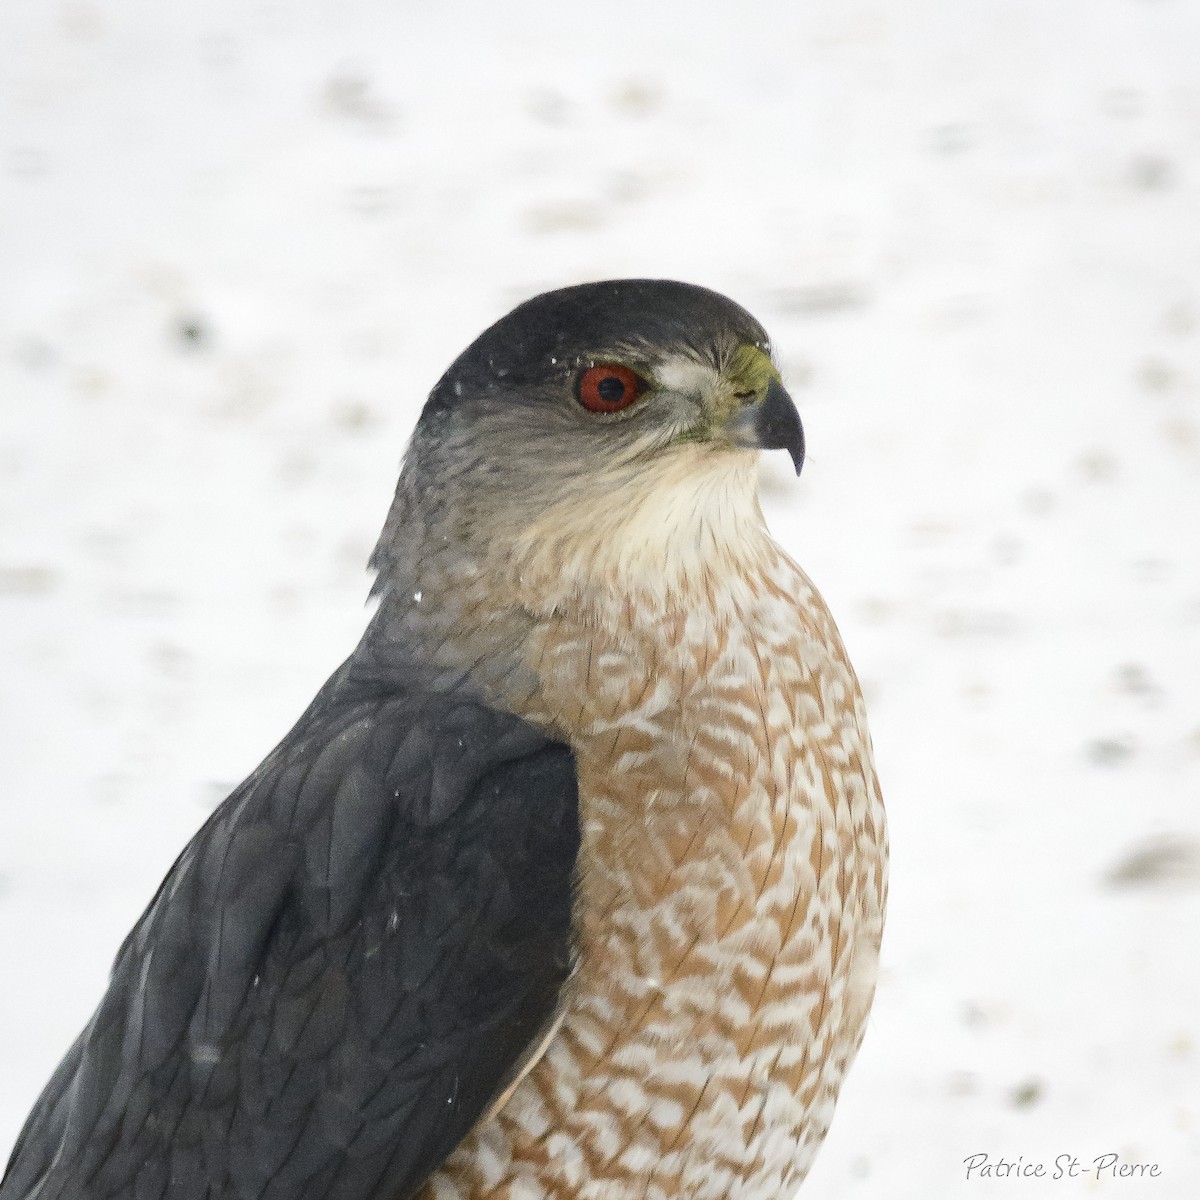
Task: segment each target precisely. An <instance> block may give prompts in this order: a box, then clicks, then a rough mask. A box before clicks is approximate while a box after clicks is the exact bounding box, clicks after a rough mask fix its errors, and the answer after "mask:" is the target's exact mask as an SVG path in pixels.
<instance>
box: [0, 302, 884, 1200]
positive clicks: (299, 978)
mask: <svg viewBox="0 0 1200 1200" xmlns="http://www.w3.org/2000/svg"><path fill="white" fill-rule="evenodd" d="M763 449H785V450H787V451H789V452H790V454H791V456H792V459H793V460H794V462H795V465H796V469H797V471H799V469H800V465H801V463H802V461H803V455H804V436H803V431H802V427H801V424H800V418H799V416H798V415H797V412H796V409H795V406H794V405H793V403H792V401H791V399H790V398H789V396H788V394H787V392H786V391H785V390H784V387H783V384H782V381H781V379H780V375H779V371H778V370H777V368H776V366H775V365H774V363H773V361H772V358H771V350H770V346H769V343H768V340H767V337H766V334H765V333H764V331H763V329H762V327H761V326H760V325H759V324H758V322H757V321H755V320H754V318H753V317H751V316H750V315H749V314H748V313H747V312H746V311H745V310H744V309H742V308H740V307H739V306H738V305H736V304H734V303H733V302H732V301H730V300H728V299H726V298H725V297H723V296H720V295H718V294H716V293H714V292H711V291H708V290H706V289H703V288H699V287H694V286H690V285H686V284H682V283H675V282H667V281H657V280H621V281H613V282H606V283H596V284H587V285H582V286H579V287H572V288H566V289H563V290H560V291H554V292H549V293H547V294H545V295H542V296H538V297H536V298H534V299H532V300H529V301H528V302H526V303H524V304H522V305H520V306H519V307H518V308H516V309H515V310H514V311H513V312H511V313H510V314H509V315H508V316H506V317H504V318H503V319H502V320H500V321H499V322H497V323H496V324H495V325H493V326H492V327H491V328H490V329H488V330H486V331H485V332H484V333H483V334H482V335H481V336H480V337H479V338H478V339H477V340H476V341H475V342H474V344H473V345H471V346H470V347H469V348H468V349H467V350H466V351H465V352H464V353H463V354H462V355H461V356H460V357H459V358H458V359H457V360H456V361H455V362H454V363H453V365H452V366H451V367H450V368H449V370H448V371H447V372H446V374H445V375H444V376H443V377H442V379H441V380H440V382H439V383H438V384H437V386H436V387H435V388H434V389H433V391H432V393H431V394H430V396H429V399H428V402H427V403H426V405H425V407H424V409H423V411H422V414H421V417H420V420H419V422H418V424H417V427H416V431H415V433H414V435H413V437H412V441H411V444H410V445H409V448H408V452H407V455H406V458H405V462H404V467H403V470H402V472H401V475H400V481H399V485H398V487H397V491H396V496H395V501H394V503H393V505H392V508H391V511H390V513H389V515H388V518H387V522H386V524H385V526H384V529H383V533H382V536H381V538H380V541H379V544H378V547H377V549H376V550H375V553H374V556H373V558H372V566H373V567H374V569H375V571H376V574H377V579H376V584H375V589H374V591H375V594H376V595H377V598H378V605H377V608H376V609H375V611H374V614H373V616H372V619H371V621H370V623H369V627H368V629H367V631H366V633H365V634H364V636H363V638H362V641H361V642H360V644H359V645H358V647H357V649H356V650H355V651H354V653H353V654H351V656H350V657H349V659H348V660H347V661H346V662H345V663H344V664H343V665H342V666H341V667H340V668H339V669H338V670H337V671H336V672H335V673H334V675H333V676H332V677H331V678H330V680H329V681H328V683H327V684H326V685H325V686H324V687H323V688H322V689H321V691H320V692H319V693H318V694H317V696H316V698H315V699H314V700H313V702H312V704H311V705H310V707H309V708H308V710H307V711H306V712H305V713H304V715H303V716H302V717H301V718H300V720H299V722H298V723H297V724H296V726H295V728H293V729H292V731H291V732H290V733H289V734H288V735H287V736H286V737H285V738H284V739H283V741H282V742H281V743H280V744H279V745H278V746H277V747H276V748H275V749H274V750H273V751H272V752H271V753H270V754H269V755H268V756H267V758H266V759H265V761H264V762H263V763H262V765H261V766H260V767H259V768H258V769H257V770H256V771H255V772H254V773H253V774H252V775H251V776H250V778H249V779H247V780H246V781H245V782H244V783H243V784H242V785H241V786H240V787H238V788H237V789H236V790H235V791H234V792H233V793H232V795H230V796H229V798H228V799H227V800H226V801H225V802H224V803H223V804H222V805H221V806H220V807H219V808H218V809H217V810H216V811H215V812H214V814H213V816H212V817H211V818H210V820H209V821H208V822H207V824H205V825H204V827H203V828H202V829H201V830H200V832H199V833H198V834H196V836H195V837H194V838H193V840H192V841H191V843H190V844H189V845H188V846H187V847H186V849H185V850H184V851H183V853H182V854H181V855H180V857H179V859H178V860H177V862H176V863H175V865H174V866H173V867H172V868H171V871H170V873H169V874H168V875H167V877H166V879H165V880H164V882H163V884H162V886H161V887H160V889H159V891H158V893H157V895H156V896H155V897H154V899H153V900H152V901H151V903H150V906H149V908H148V909H147V910H146V912H145V914H144V915H143V916H142V918H141V920H140V921H139V922H138V924H137V925H136V926H135V928H134V929H133V931H132V932H131V933H130V934H129V936H128V938H127V939H126V941H125V943H124V945H123V946H122V947H121V949H120V951H119V953H118V955H117V958H116V962H115V965H114V967H113V971H112V976H111V981H110V984H109V988H108V991H107V992H106V994H105V996H104V998H103V999H102V1001H101V1002H100V1006H99V1008H98V1009H97V1010H96V1013H95V1015H94V1016H93V1018H92V1020H91V1022H90V1023H89V1024H88V1026H87V1027H86V1029H84V1031H83V1032H82V1034H80V1036H79V1038H78V1040H77V1041H76V1043H75V1045H74V1046H73V1047H72V1048H71V1050H70V1051H69V1052H68V1054H67V1056H66V1058H65V1059H64V1060H63V1062H62V1064H61V1065H60V1066H59V1068H58V1070H57V1071H56V1072H55V1074H54V1076H53V1077H52V1078H51V1080H50V1082H49V1083H48V1084H47V1086H46V1089H45V1091H44V1092H43V1094H42V1096H41V1098H40V1099H39V1101H38V1102H37V1105H36V1107H35V1108H34V1110H33V1113H32V1114H31V1116H30V1117H29V1119H28V1121H27V1123H26V1125H25V1128H24V1131H23V1132H22V1134H21V1136H20V1139H19V1140H18V1142H17V1145H16V1148H15V1149H14V1151H13V1154H12V1158H11V1161H10V1162H9V1165H8V1169H7V1172H6V1174H5V1176H4V1180H3V1183H2V1184H0V1200H34V1198H36V1200H93V1198H95V1200H99V1198H100V1197H119V1198H120V1200H159V1198H162V1200H235V1198H236V1200H259V1198H261V1200H276V1198H278V1200H301V1198H302V1200H318V1198H329V1200H409V1198H419V1200H566V1198H568V1197H570V1198H585V1200H777V1198H778V1197H784V1196H788V1195H790V1194H791V1193H792V1192H793V1191H794V1189H795V1188H796V1186H797V1185H798V1184H799V1182H800V1181H801V1180H802V1179H803V1177H804V1175H805V1173H806V1171H807V1170H808V1167H809V1165H810V1162H811V1160H812V1157H813V1155H814V1153H815V1152H816V1150H817V1148H818V1146H819V1145H820V1143H821V1140H822V1138H823V1137H824V1135H825V1133H826V1130H827V1129H828V1127H829V1122H830V1118H831V1117H832V1114H833V1108H834V1103H835V1100H836V1097H837V1093H838V1089H839V1086H840V1084H841V1081H842V1078H843V1076H844V1074H845V1072H846V1070H847V1068H848V1066H849V1064H850V1062H851V1059H852V1058H853V1057H854V1054H855V1052H856V1050H857V1048H858V1046H859V1043H860V1041H861V1039H862V1035H863V1028H864V1024H865V1021H866V1017H867V1013H868V1010H869V1008H870V1005H871V1000H872V995H873V991H874V985H875V976H876V971H877V963H878V952H879V942H880V936H881V931H882V924H883V913H884V901H885V890H886V880H885V874H886V855H887V850H886V834H885V827H884V815H883V809H882V806H881V802H880V796H879V789H878V785H877V782H876V777H875V773H874V770H873V767H872V760H871V749H870V739H869V735H868V732H867V725H866V719H865V715H864V710H863V701H862V696H861V693H860V690H859V686H858V683H857V681H856V679H855V676H854V672H853V670H852V668H851V666H850V663H849V662H848V660H847V658H846V654H845V651H844V649H843V647H842V643H841V640H840V638H839V636H838V632H837V629H836V627H835V626H834V622H833V619H832V618H831V616H830V614H829V611H828V609H827V608H826V607H825V605H824V603H823V602H822V600H821V598H820V596H819V595H818V594H817V592H816V590H815V589H814V587H813V585H812V584H811V583H810V582H809V580H808V578H807V576H806V575H805V574H804V573H803V571H801V570H800V568H799V567H797V566H796V565H795V564H794V563H793V562H792V561H791V560H790V559H789V558H788V556H787V555H786V554H785V553H784V552H783V550H781V549H780V547H779V546H778V545H777V544H776V543H775V542H774V541H773V540H772V539H771V536H770V534H769V533H768V532H767V529H766V526H765V523H764V520H763V516H762V512H761V510H760V507H759V503H758V499H757V491H756V486H757V485H756V458H757V452H758V451H759V450H763Z"/></svg>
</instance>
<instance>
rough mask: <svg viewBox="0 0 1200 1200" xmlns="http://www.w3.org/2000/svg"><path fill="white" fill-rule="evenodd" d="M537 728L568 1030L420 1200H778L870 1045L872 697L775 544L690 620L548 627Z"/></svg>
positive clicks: (594, 615)
mask: <svg viewBox="0 0 1200 1200" xmlns="http://www.w3.org/2000/svg"><path fill="white" fill-rule="evenodd" d="M530 663H531V664H532V665H533V667H534V669H535V671H536V674H537V676H538V678H539V680H540V682H541V687H540V691H539V692H538V694H537V695H536V696H535V697H534V698H533V699H532V700H531V701H529V708H528V711H527V712H525V713H524V715H526V716H529V717H530V718H531V719H533V720H535V721H537V722H539V723H541V724H543V725H545V726H546V727H548V728H552V729H555V730H556V731H558V732H559V733H560V735H562V736H566V737H567V738H569V740H570V742H571V744H572V746H573V747H574V749H575V752H576V755H577V758H578V764H579V777H580V806H581V816H582V828H583V843H582V849H581V852H580V875H579V896H578V903H577V914H578V915H577V929H576V938H577V948H578V968H577V971H576V974H575V976H574V978H573V980H572V983H571V985H570V988H569V990H568V993H567V994H566V996H565V1000H564V1007H563V1012H562V1019H561V1025H560V1027H559V1028H558V1030H557V1032H556V1033H555V1034H554V1036H553V1037H552V1038H551V1039H550V1041H549V1044H548V1048H547V1049H546V1052H545V1053H544V1055H543V1056H542V1057H541V1058H540V1059H539V1060H538V1061H537V1062H536V1063H535V1065H534V1066H533V1067H532V1069H531V1070H530V1071H529V1072H528V1074H527V1075H526V1076H525V1077H524V1078H523V1079H522V1080H521V1082H520V1083H519V1084H518V1085H517V1086H516V1088H515V1090H514V1091H513V1092H512V1094H511V1096H510V1097H509V1098H508V1099H507V1102H506V1103H505V1104H504V1105H503V1107H502V1108H501V1109H500V1110H499V1111H498V1112H497V1113H496V1114H495V1115H494V1116H492V1117H491V1118H490V1119H488V1120H486V1121H484V1122H483V1123H481V1124H480V1125H479V1126H478V1127H477V1128H476V1129H475V1130H474V1131H473V1132H472V1133H471V1134H470V1135H469V1136H468V1137H467V1139H466V1140H465V1141H464V1142H463V1143H462V1145H461V1146H460V1147H459V1149H458V1150H457V1151H456V1152H455V1154H454V1155H453V1156H452V1157H451V1158H450V1159H449V1160H448V1161H447V1163H446V1164H445V1165H444V1167H443V1168H442V1169H441V1170H439V1171H438V1172H437V1174H436V1175H434V1176H433V1177H432V1179H431V1180H430V1182H429V1183H428V1185H427V1186H426V1188H425V1190H424V1191H423V1192H422V1193H421V1200H484V1198H488V1200H567V1198H571V1200H576V1198H580V1200H779V1198H780V1197H787V1196H788V1195H790V1194H791V1192H792V1191H793V1190H794V1188H795V1187H796V1186H797V1185H798V1183H799V1182H800V1181H801V1180H802V1179H803V1177H804V1175H805V1173H806V1172H807V1170H808V1168H809V1166H810V1164H811V1161H812V1158H813V1155H814V1154H815V1152H816V1150H817V1148H818V1147H819V1145H820V1143H821V1141H822V1139H823V1138H824V1136H825V1133H826V1131H827V1130H828V1128H829V1122H830V1119H831V1117H832V1114H833V1108H834V1103H835V1100H836V1097H837V1092H838V1088H839V1086H840V1084H841V1081H842V1078H843V1076H844V1074H845V1072H846V1070H847V1067H848V1066H849V1064H850V1062H851V1060H852V1058H853V1056H854V1054H855V1052H856V1050H857V1048H858V1046H859V1043H860V1041H861V1039H862V1035H863V1029H864V1024H865V1021H866V1017H867V1013H868V1010H869V1008H870V1005H871V1000H872V996H873V992H874V986H875V975H876V968H877V962H878V952H879V941H880V935H881V931H882V924H883V909H884V900H885V890H886V868H887V845H886V831H885V825H884V814H883V808H882V803H881V800H880V796H879V789H878V785H877V782H876V779H875V774H874V770H873V767H872V762H871V750H870V740H869V736H868V733H867V728H866V723H865V717H864V711H863V703H862V697H861V695H860V691H859V687H858V682H857V680H856V678H855V676H854V673H853V670H852V669H851V667H850V664H849V662H848V661H847V658H846V655H845V652H844V650H843V648H842V643H841V640H840V638H839V636H838V633H837V630H836V628H835V626H834V623H833V620H832V618H831V617H830V615H829V612H828V610H827V609H826V607H825V605H824V603H823V601H822V600H821V598H820V596H819V595H818V594H817V592H816V590H815V589H814V588H813V586H812V584H811V583H810V582H809V580H808V579H807V577H806V576H805V575H804V574H803V572H802V571H801V570H800V569H799V568H798V567H796V566H795V565H794V564H793V563H792V562H791V561H790V560H789V559H787V557H786V556H785V555H783V553H782V552H781V551H779V550H778V549H777V548H775V547H774V544H773V543H770V549H769V550H766V551H763V552H762V553H759V554H758V555H757V556H756V559H755V561H754V562H753V563H750V564H745V565H744V566H743V569H742V570H741V571H740V572H739V573H738V574H737V575H736V576H734V577H732V578H730V579H726V580H724V581H722V582H721V583H720V584H717V583H714V582H713V581H712V580H711V579H708V580H707V581H706V582H705V583H704V585H703V586H698V587H696V588H695V589H693V594H691V595H689V596H687V597H686V603H676V604H669V605H666V606H664V605H663V603H662V597H661V594H656V593H654V592H653V591H647V592H646V593H645V594H644V595H639V594H638V593H637V592H636V591H634V592H632V593H628V592H627V593H626V594H625V595H623V597H622V599H621V602H620V604H617V605H612V604H610V605H609V607H608V608H607V609H605V610H604V611H600V610H598V609H591V610H588V609H587V608H586V606H585V607H584V608H576V609H575V610H573V611H572V610H568V611H566V612H564V611H563V606H555V607H553V608H551V609H550V610H549V611H548V612H546V613H544V614H543V615H542V617H541V619H540V620H539V621H538V624H537V626H536V628H535V631H534V636H533V638H532V639H531V649H530Z"/></svg>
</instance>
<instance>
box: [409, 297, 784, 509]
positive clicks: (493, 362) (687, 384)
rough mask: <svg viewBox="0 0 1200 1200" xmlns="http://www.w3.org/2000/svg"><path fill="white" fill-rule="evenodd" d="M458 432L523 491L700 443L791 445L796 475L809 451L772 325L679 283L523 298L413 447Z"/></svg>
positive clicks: (452, 374) (466, 360) (456, 377)
mask: <svg viewBox="0 0 1200 1200" xmlns="http://www.w3.org/2000/svg"><path fill="white" fill-rule="evenodd" d="M446 438H450V439H452V440H453V441H454V442H455V444H456V446H458V447H460V448H461V449H464V450H466V451H467V453H468V454H470V456H471V458H472V459H473V460H474V461H475V463H476V465H478V466H480V467H482V468H484V470H486V471H487V472H488V473H489V475H495V476H496V477H497V478H498V477H499V476H500V475H501V474H506V475H507V478H506V482H507V483H508V484H509V485H510V486H517V487H519V475H523V476H524V478H525V479H526V481H527V482H533V481H536V480H538V479H539V478H541V477H544V476H545V475H546V473H547V472H548V471H552V472H553V473H554V474H556V475H558V476H559V477H560V478H562V480H563V482H564V483H565V482H566V480H567V478H568V477H570V478H571V479H572V482H573V483H574V484H575V486H577V487H585V488H586V486H587V479H586V478H585V476H586V475H587V474H588V473H589V472H598V473H600V474H607V473H608V472H610V471H612V470H613V469H614V468H619V467H621V466H625V465H629V464H635V465H636V466H637V467H638V468H640V469H642V470H646V471H654V470H655V469H660V468H661V467H662V465H663V464H664V463H669V462H671V461H672V459H673V458H675V457H678V455H679V452H680V451H681V450H683V451H685V452H687V451H690V450H692V449H694V448H696V447H701V448H702V450H703V453H704V455H707V456H709V457H710V458H711V457H712V456H727V455H728V454H729V453H730V452H736V451H739V450H747V449H751V450H764V449H786V450H788V451H789V452H790V453H791V456H792V460H793V462H794V463H795V466H796V471H797V473H799V471H800V467H801V465H802V463H803V460H804V433H803V430H802V428H801V425H800V418H799V416H798V415H797V413H796V409H795V406H794V405H793V404H792V402H791V399H790V398H789V396H788V394H787V392H786V391H784V388H783V384H782V382H781V381H780V377H779V372H778V370H777V369H776V367H775V365H774V363H773V362H772V361H771V350H770V344H769V341H768V339H767V335H766V333H765V331H764V330H763V328H762V326H761V325H759V323H758V322H757V321H756V320H755V319H754V318H753V317H752V316H751V315H750V314H749V313H748V312H746V310H745V309H744V308H741V307H740V306H739V305H737V304H735V303H734V302H733V301H732V300H729V299H727V298H726V297H724V296H721V295H719V294H718V293H716V292H712V291H709V290H708V289H707V288H701V287H695V286H694V285H691V284H686V283H675V282H672V281H670V280H653V279H621V280H612V281H610V282H606V283H588V284H582V285H580V286H578V287H570V288H563V289H561V290H559V291H554V292H546V293H544V294H543V295H541V296H535V297H534V298H533V299H532V300H527V301H526V302H525V303H524V304H521V305H519V306H518V307H517V308H515V309H514V310H513V311H512V312H511V313H509V314H508V315H507V316H506V317H503V318H502V319H501V320H499V321H497V322H496V324H495V325H493V326H491V328H490V329H487V330H485V331H484V332H483V333H482V334H480V336H479V337H478V338H477V339H476V340H475V341H474V343H472V345H471V346H469V347H468V348H467V350H465V351H464V352H463V353H462V354H461V355H460V356H459V357H458V359H457V360H456V361H455V362H454V364H453V365H452V366H451V367H450V369H449V370H448V371H447V372H446V374H445V375H444V376H443V377H442V379H441V380H440V382H439V383H438V385H437V386H436V387H435V388H434V390H433V393H432V395H431V396H430V398H429V402H428V404H427V405H426V407H425V411H424V413H423V415H422V417H421V423H420V425H419V426H418V428H417V437H416V439H415V440H414V450H415V449H417V448H418V443H419V442H420V441H423V440H425V439H431V440H441V439H446ZM506 465H507V466H508V467H512V468H517V469H516V470H514V471H513V472H512V473H511V474H510V473H507V472H506V471H505V467H506ZM521 467H524V468H525V469H524V470H523V471H522V470H521V469H520V468H521ZM556 467H557V468H558V469H557V470H555V469H554V468H556Z"/></svg>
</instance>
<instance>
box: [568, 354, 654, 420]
mask: <svg viewBox="0 0 1200 1200" xmlns="http://www.w3.org/2000/svg"><path fill="white" fill-rule="evenodd" d="M649 386H650V385H649V384H648V383H647V382H646V381H645V380H644V379H643V378H642V377H641V376H640V375H638V374H637V372H635V371H631V370H630V369H629V368H628V367H623V366H621V365H620V363H598V364H597V365H596V366H594V367H588V369H587V370H586V371H584V372H583V374H582V375H580V376H579V382H578V383H577V384H576V391H575V395H576V397H577V398H578V400H579V403H580V404H582V405H583V407H584V408H586V409H587V410H588V412H594V413H614V412H620V411H621V410H622V409H623V408H628V407H629V406H630V405H631V404H632V403H633V402H634V401H635V400H636V399H637V398H638V397H639V396H640V395H641V394H642V393H643V392H644V391H645V390H646V388H647V387H649Z"/></svg>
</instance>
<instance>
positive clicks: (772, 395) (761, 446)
mask: <svg viewBox="0 0 1200 1200" xmlns="http://www.w3.org/2000/svg"><path fill="white" fill-rule="evenodd" d="M726 430H727V431H728V433H729V437H730V438H731V439H732V441H733V443H734V445H735V446H745V447H746V448H747V449H751V450H786V451H787V452H788V453H789V454H790V455H791V456H792V462H793V463H795V465H796V474H797V475H799V474H800V468H801V467H803V466H804V426H803V425H801V424H800V414H799V413H798V412H797V411H796V405H795V404H794V403H793V401H792V398H791V396H789V395H788V394H787V390H786V389H785V388H784V386H783V384H782V383H780V382H779V380H778V379H772V380H771V382H770V384H769V385H768V387H767V390H766V393H765V394H764V395H763V398H762V399H761V400H759V401H757V402H756V403H754V404H751V405H749V406H747V407H746V408H743V409H742V410H741V411H740V412H738V413H737V415H736V416H735V417H734V418H733V419H732V420H731V421H730V422H729V424H728V425H727V426H726Z"/></svg>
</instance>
